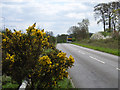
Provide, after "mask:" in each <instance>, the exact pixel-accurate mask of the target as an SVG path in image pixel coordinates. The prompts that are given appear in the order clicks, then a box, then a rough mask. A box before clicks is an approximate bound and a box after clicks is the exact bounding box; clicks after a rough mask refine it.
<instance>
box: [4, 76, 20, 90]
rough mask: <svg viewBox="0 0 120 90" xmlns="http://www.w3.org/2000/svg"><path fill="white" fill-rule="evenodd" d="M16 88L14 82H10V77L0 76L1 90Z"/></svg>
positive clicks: (16, 85)
mask: <svg viewBox="0 0 120 90" xmlns="http://www.w3.org/2000/svg"><path fill="white" fill-rule="evenodd" d="M18 86H19V85H18V84H17V83H16V82H15V81H12V79H11V77H9V76H5V75H3V76H2V89H7V88H12V89H17V88H18Z"/></svg>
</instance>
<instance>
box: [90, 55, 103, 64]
mask: <svg viewBox="0 0 120 90" xmlns="http://www.w3.org/2000/svg"><path fill="white" fill-rule="evenodd" d="M89 57H90V58H92V59H94V60H96V61H98V62H101V63H103V64H105V62H103V61H101V60H98V59H97V58H94V57H92V56H89Z"/></svg>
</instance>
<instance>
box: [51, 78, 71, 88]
mask: <svg viewBox="0 0 120 90" xmlns="http://www.w3.org/2000/svg"><path fill="white" fill-rule="evenodd" d="M57 86H58V87H57ZM57 86H55V87H54V88H55V90H56V88H57V89H58V90H59V89H62V88H65V89H68V88H73V86H72V84H71V82H70V80H69V79H68V78H64V79H63V80H61V81H57ZM53 90H54V89H53Z"/></svg>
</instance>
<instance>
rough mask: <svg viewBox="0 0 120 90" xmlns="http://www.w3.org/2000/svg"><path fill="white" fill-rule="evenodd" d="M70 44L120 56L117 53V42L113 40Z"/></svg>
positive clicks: (84, 41) (83, 41)
mask: <svg viewBox="0 0 120 90" xmlns="http://www.w3.org/2000/svg"><path fill="white" fill-rule="evenodd" d="M72 44H75V45H80V46H83V47H87V48H91V49H94V50H99V51H103V52H107V53H110V54H114V55H118V56H120V54H119V53H118V40H115V39H106V40H82V41H75V42H72Z"/></svg>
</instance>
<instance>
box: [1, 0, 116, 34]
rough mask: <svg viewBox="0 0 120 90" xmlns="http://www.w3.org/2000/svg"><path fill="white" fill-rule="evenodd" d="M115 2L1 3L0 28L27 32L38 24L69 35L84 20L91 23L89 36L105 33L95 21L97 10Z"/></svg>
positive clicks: (44, 0) (10, 0) (34, 0)
mask: <svg viewBox="0 0 120 90" xmlns="http://www.w3.org/2000/svg"><path fill="white" fill-rule="evenodd" d="M111 1H116V0H1V2H0V13H1V15H0V24H1V28H3V25H4V24H5V26H6V27H7V28H9V29H13V28H15V29H17V30H22V31H23V32H25V29H26V28H27V27H28V26H30V25H32V24H33V23H34V22H36V23H37V27H39V28H42V29H43V28H44V29H45V31H53V33H54V35H57V34H66V33H67V30H68V29H69V28H70V27H71V26H74V25H77V23H78V22H81V21H82V19H85V18H88V19H89V21H90V26H89V32H92V33H94V32H98V31H102V30H103V28H102V24H99V25H97V24H96V21H95V19H94V12H93V10H94V6H95V5H97V4H98V3H108V2H111Z"/></svg>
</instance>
